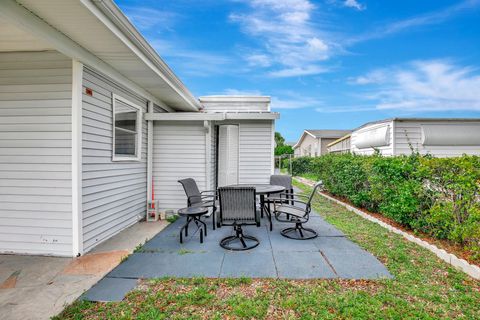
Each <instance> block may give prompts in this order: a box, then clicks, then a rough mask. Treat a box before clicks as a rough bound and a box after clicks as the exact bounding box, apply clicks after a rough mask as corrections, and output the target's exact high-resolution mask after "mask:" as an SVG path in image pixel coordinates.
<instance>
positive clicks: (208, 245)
mask: <svg viewBox="0 0 480 320" xmlns="http://www.w3.org/2000/svg"><path fill="white" fill-rule="evenodd" d="M183 223H184V219H179V220H178V221H176V222H175V223H173V224H171V225H169V226H168V227H167V228H165V230H163V231H162V232H160V233H159V234H158V235H157V236H155V237H154V238H153V239H152V240H150V241H149V242H147V243H146V244H145V245H144V246H143V248H142V249H141V250H140V251H138V252H136V253H134V254H132V255H131V256H130V257H129V258H128V260H127V261H125V262H123V263H122V264H121V265H119V266H118V267H116V268H115V269H114V270H113V271H112V272H110V273H109V274H108V275H107V276H106V277H105V278H104V279H102V280H101V281H100V282H99V283H98V284H97V285H95V286H94V287H93V288H92V289H90V290H89V291H88V292H87V293H86V294H85V295H84V297H83V298H84V299H87V300H91V301H120V300H122V299H123V298H124V296H125V294H126V293H127V292H128V291H130V290H132V289H133V288H134V287H135V286H136V285H137V280H138V279H143V278H161V277H187V278H189V277H208V278H232V277H233V278H235V277H252V278H283V279H319V278H322V279H323V278H327V279H331V278H345V279H380V278H391V277H392V276H391V275H390V273H389V272H388V270H387V269H386V268H385V267H384V266H383V265H382V263H380V262H379V261H378V260H377V259H376V258H375V257H374V256H373V255H371V254H370V253H368V252H367V251H365V250H363V249H362V248H360V247H359V246H358V245H356V244H355V243H353V242H351V241H350V240H348V239H347V238H345V236H344V234H343V233H342V232H340V231H339V230H337V229H336V228H334V227H333V226H332V225H330V224H328V223H327V222H325V221H324V220H323V219H322V218H321V217H320V216H319V215H318V214H316V213H312V214H311V219H310V221H309V222H308V224H307V226H308V227H310V228H313V229H315V230H316V231H317V232H318V234H319V237H317V238H315V239H311V240H303V241H302V240H291V239H287V238H285V237H283V236H281V235H280V230H281V229H282V228H285V227H286V226H285V224H282V223H279V222H275V223H274V229H273V231H272V232H270V231H269V230H268V228H267V221H266V218H264V219H263V220H262V226H261V227H259V228H257V227H255V226H249V227H246V228H244V231H245V234H249V235H253V236H255V237H257V238H258V239H259V240H260V245H259V246H258V247H256V248H254V249H252V250H248V251H243V252H231V251H226V250H224V249H223V248H221V247H220V246H219V244H218V243H219V241H220V239H222V238H224V237H226V236H228V235H230V234H232V228H231V227H222V228H220V229H217V230H212V229H211V221H209V222H208V226H209V230H208V236H207V237H206V239H205V242H204V243H203V244H201V243H200V241H199V235H198V234H193V235H191V234H190V237H189V238H187V240H186V241H185V242H184V244H180V243H179V230H180V228H181V226H182V225H183Z"/></svg>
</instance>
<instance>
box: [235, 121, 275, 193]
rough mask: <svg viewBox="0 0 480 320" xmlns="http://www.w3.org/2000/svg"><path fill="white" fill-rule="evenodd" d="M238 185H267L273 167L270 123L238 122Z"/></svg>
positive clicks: (271, 126) (271, 128) (271, 127)
mask: <svg viewBox="0 0 480 320" xmlns="http://www.w3.org/2000/svg"><path fill="white" fill-rule="evenodd" d="M238 124H239V130H240V138H239V157H240V158H239V175H238V178H239V183H247V184H258V183H269V181H270V175H271V174H272V166H273V158H272V157H273V141H272V139H273V136H272V134H273V125H272V121H268V120H267V121H246V120H245V121H239V122H238Z"/></svg>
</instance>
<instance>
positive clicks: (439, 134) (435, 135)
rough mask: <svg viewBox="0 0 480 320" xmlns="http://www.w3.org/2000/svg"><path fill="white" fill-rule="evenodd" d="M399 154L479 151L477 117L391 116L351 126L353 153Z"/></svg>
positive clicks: (479, 128)
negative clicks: (390, 117) (353, 127)
mask: <svg viewBox="0 0 480 320" xmlns="http://www.w3.org/2000/svg"><path fill="white" fill-rule="evenodd" d="M375 150H378V152H380V153H381V154H382V155H402V154H411V153H412V152H419V153H420V154H431V155H433V156H436V157H455V156H461V155H462V154H468V155H480V119H475V118H472V119H455V118H453V119H441V118H393V119H385V120H380V121H374V122H369V123H366V124H364V125H363V126H361V127H359V128H357V129H355V130H354V131H353V132H352V135H351V151H352V152H353V153H356V154H366V155H368V154H373V153H374V152H375Z"/></svg>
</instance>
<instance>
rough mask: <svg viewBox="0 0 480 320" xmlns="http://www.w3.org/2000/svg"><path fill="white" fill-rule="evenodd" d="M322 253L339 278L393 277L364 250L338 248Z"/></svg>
mask: <svg viewBox="0 0 480 320" xmlns="http://www.w3.org/2000/svg"><path fill="white" fill-rule="evenodd" d="M324 254H325V256H326V257H327V259H328V261H329V262H330V264H331V265H332V267H333V268H334V269H335V271H336V273H337V275H338V276H339V277H340V278H345V279H380V278H387V279H391V278H393V277H392V275H391V274H390V272H388V270H387V268H385V266H384V265H383V264H382V263H381V262H380V261H378V260H377V258H375V257H374V256H373V255H371V254H370V253H369V252H367V251H365V250H339V251H330V252H329V253H324Z"/></svg>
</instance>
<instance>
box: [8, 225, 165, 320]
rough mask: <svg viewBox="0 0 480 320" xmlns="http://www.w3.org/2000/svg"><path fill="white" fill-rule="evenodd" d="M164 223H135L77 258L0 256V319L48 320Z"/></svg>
mask: <svg viewBox="0 0 480 320" xmlns="http://www.w3.org/2000/svg"><path fill="white" fill-rule="evenodd" d="M166 225H167V223H166V222H165V221H162V222H155V223H145V222H142V223H137V224H135V225H133V226H132V227H130V228H128V229H126V230H125V231H123V232H121V233H119V234H118V235H116V236H115V237H113V238H111V239H109V240H107V241H106V242H104V243H102V244H100V245H99V246H97V247H96V248H95V249H94V250H93V251H92V252H90V253H88V254H86V255H85V256H82V257H79V258H75V259H72V258H56V257H43V256H20V255H0V319H2V320H6V319H50V317H52V316H54V315H56V314H58V313H59V312H60V311H62V310H63V308H64V306H65V305H67V304H70V303H72V302H73V301H75V300H76V299H77V298H78V297H79V296H81V295H82V293H84V292H85V291H86V290H88V289H89V288H90V287H91V286H93V285H94V284H95V283H96V282H98V281H99V280H100V279H102V278H103V277H104V276H105V274H107V273H108V272H109V271H111V270H112V269H113V268H115V267H116V266H117V265H118V264H119V263H120V262H121V260H122V258H124V257H126V256H128V255H129V254H130V253H131V252H133V250H134V248H135V247H136V246H137V245H139V244H143V243H144V242H145V241H146V240H147V239H151V238H152V237H153V236H155V235H156V234H157V233H158V232H159V231H161V230H162V229H163V228H164V227H165V226H166Z"/></svg>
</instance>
